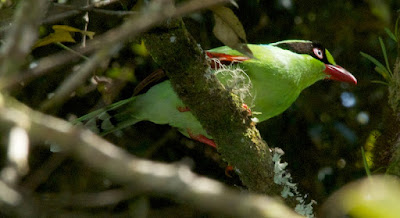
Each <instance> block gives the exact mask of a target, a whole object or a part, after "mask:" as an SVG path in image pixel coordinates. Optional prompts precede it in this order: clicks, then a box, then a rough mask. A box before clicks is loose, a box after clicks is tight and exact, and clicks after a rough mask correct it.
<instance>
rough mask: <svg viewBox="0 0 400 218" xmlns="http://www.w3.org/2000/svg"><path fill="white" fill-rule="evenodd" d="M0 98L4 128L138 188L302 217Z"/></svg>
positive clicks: (215, 205) (204, 204)
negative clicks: (56, 147)
mask: <svg viewBox="0 0 400 218" xmlns="http://www.w3.org/2000/svg"><path fill="white" fill-rule="evenodd" d="M0 100H1V101H0V102H2V104H1V105H0V124H1V125H0V126H1V127H2V128H10V127H12V126H15V125H18V126H21V127H23V128H25V129H26V130H27V132H28V134H29V135H30V137H31V138H32V139H34V140H46V141H49V142H52V143H56V144H57V145H59V146H60V147H61V148H62V149H64V150H65V151H69V152H71V153H72V154H73V155H74V157H76V158H79V159H81V160H82V161H83V162H84V163H86V164H88V165H89V166H91V167H92V168H93V169H94V170H96V171H98V172H101V173H102V174H105V175H107V177H109V178H110V179H112V180H113V181H116V182H119V183H120V184H123V185H126V186H127V187H130V188H131V189H133V190H134V191H136V192H154V193H158V194H164V195H167V196H171V197H172V198H173V199H175V200H178V201H180V202H186V203H188V204H190V205H193V206H195V207H196V208H199V209H201V210H204V211H210V212H218V213H220V214H224V215H227V216H232V217H300V216H299V215H297V214H295V213H294V212H293V211H291V210H290V209H289V208H287V207H286V206H284V205H282V204H281V203H280V202H279V201H278V200H276V199H274V198H270V197H264V196H260V195H254V194H245V193H238V192H236V191H234V190H231V189H230V188H227V187H225V186H224V185H223V184H221V183H219V182H216V181H214V180H211V179H208V178H205V177H201V176H198V175H195V174H194V173H192V172H191V171H190V170H189V168H188V167H187V166H182V165H176V164H162V163H157V162H152V161H149V160H144V159H140V158H136V157H134V156H132V155H130V154H128V153H127V152H125V151H124V150H122V149H120V148H118V147H116V146H115V145H113V144H111V143H109V142H107V141H105V140H103V139H102V138H100V137H98V136H97V135H95V134H93V133H92V132H90V131H89V130H80V129H79V128H78V127H76V126H73V125H72V124H70V123H68V122H66V121H63V120H61V119H58V118H54V117H51V116H48V115H44V114H42V113H39V112H36V111H32V110H31V109H30V108H27V107H26V106H24V105H22V104H21V103H19V102H17V101H15V100H14V99H11V98H7V97H3V96H0ZM0 206H1V205H0Z"/></svg>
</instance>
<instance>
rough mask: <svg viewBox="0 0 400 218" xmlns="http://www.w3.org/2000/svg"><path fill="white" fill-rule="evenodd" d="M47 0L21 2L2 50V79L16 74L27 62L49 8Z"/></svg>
mask: <svg viewBox="0 0 400 218" xmlns="http://www.w3.org/2000/svg"><path fill="white" fill-rule="evenodd" d="M47 5H48V1H47V0H26V1H21V2H20V3H19V8H18V10H17V12H16V13H15V18H14V21H13V23H14V24H13V26H12V27H11V29H10V30H9V32H8V34H7V35H6V39H5V43H4V45H3V46H2V48H1V51H0V66H1V67H0V76H2V80H6V78H7V77H9V76H11V75H13V74H15V73H16V72H17V71H18V70H19V68H20V67H21V66H22V65H23V64H25V62H24V61H23V60H25V58H26V56H27V55H28V54H29V53H30V51H31V47H32V45H33V43H34V42H35V41H36V39H37V37H38V29H39V25H40V22H41V19H42V17H43V15H44V14H45V12H46V10H47Z"/></svg>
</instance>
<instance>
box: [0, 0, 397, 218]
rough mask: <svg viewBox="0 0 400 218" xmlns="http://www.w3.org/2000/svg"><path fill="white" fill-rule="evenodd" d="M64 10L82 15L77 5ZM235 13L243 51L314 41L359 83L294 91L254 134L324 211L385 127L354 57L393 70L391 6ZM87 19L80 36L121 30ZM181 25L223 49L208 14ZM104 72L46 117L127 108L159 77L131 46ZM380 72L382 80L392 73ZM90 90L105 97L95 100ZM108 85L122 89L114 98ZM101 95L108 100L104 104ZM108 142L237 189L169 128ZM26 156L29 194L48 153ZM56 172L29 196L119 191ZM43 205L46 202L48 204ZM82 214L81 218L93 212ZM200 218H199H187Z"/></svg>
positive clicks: (215, 158) (254, 3) (260, 4)
mask: <svg viewBox="0 0 400 218" xmlns="http://www.w3.org/2000/svg"><path fill="white" fill-rule="evenodd" d="M0 2H10V1H0ZM67 2H68V3H70V4H73V5H76V6H81V5H82V3H81V2H80V1H67ZM139 2H140V3H143V2H145V1H139ZM137 4H139V3H137V2H136V1H119V2H118V4H112V5H110V6H108V7H106V8H104V9H108V10H127V9H130V8H132V7H134V6H135V5H136V6H137ZM238 5H239V7H238V8H232V10H233V11H234V13H235V14H236V15H237V16H238V17H239V20H240V21H241V23H242V25H243V27H244V29H245V31H246V34H247V41H248V42H249V43H270V42H275V41H279V40H284V39H309V40H316V41H319V42H321V43H322V44H323V45H324V46H325V47H326V48H328V49H329V51H330V52H331V53H332V54H333V56H334V57H335V60H336V62H337V63H338V64H339V65H341V66H342V67H344V68H346V69H347V70H349V71H350V72H352V73H353V74H354V75H355V76H356V77H357V79H358V85H357V86H349V85H347V84H342V83H338V82H332V81H322V82H318V83H317V84H315V85H313V86H311V87H310V88H308V89H306V90H305V91H303V93H302V94H301V95H300V97H299V99H298V100H297V101H296V102H295V103H294V104H293V106H292V107H291V108H289V109H288V110H287V111H286V112H284V113H283V114H281V115H279V116H277V117H275V118H272V119H270V120H268V121H266V122H264V123H260V124H258V125H257V127H258V128H259V130H260V132H261V134H262V136H263V138H264V139H265V140H266V141H267V142H268V144H269V145H270V146H271V147H280V148H282V149H283V150H284V151H285V155H284V156H283V159H284V160H285V161H287V162H288V163H289V166H288V168H289V169H290V172H291V174H292V175H293V177H294V181H295V182H297V183H299V188H300V191H301V192H303V193H309V196H311V198H312V199H315V200H317V201H318V202H323V201H324V200H326V198H327V197H328V196H329V195H330V194H331V193H332V192H333V191H335V190H337V189H338V188H340V187H342V186H343V185H345V184H346V183H348V182H350V181H353V180H355V179H358V178H361V177H364V176H365V175H366V173H365V170H364V164H363V158H362V155H361V152H360V147H364V149H365V151H366V155H365V157H366V158H367V162H368V165H369V166H370V167H371V166H372V165H373V162H371V156H370V155H371V153H368V151H370V150H371V146H373V145H374V137H375V136H376V134H378V133H379V131H380V129H381V127H382V125H385V124H384V123H381V121H382V119H381V114H382V112H383V108H385V107H386V106H387V97H386V96H387V87H386V86H384V85H381V84H376V83H372V82H371V81H374V80H379V79H381V76H380V75H379V74H378V73H376V72H374V67H375V65H374V64H373V63H371V62H370V61H369V60H367V59H366V58H364V57H362V56H361V55H360V51H363V52H365V53H366V54H369V55H370V56H371V57H375V58H376V59H377V60H387V62H388V63H394V61H395V58H396V43H395V42H394V41H393V40H392V39H390V37H388V36H387V35H386V33H385V28H389V29H390V30H391V31H392V32H395V31H394V30H393V27H394V24H395V21H396V18H397V14H396V10H397V9H399V8H400V2H399V1H396V0H386V1H375V0H369V1H356V0H350V1H349V0H337V1H322V0H301V1H300V0H298V1H294V0H269V1H259V0H248V1H238ZM0 14H1V12H0ZM89 17H90V20H89V25H88V30H89V31H92V32H95V33H96V36H98V35H101V34H102V33H104V32H105V31H107V30H109V29H110V28H113V27H116V26H117V25H118V24H120V23H121V22H122V21H123V18H121V17H117V16H113V15H110V14H102V13H99V12H91V13H90V14H89ZM184 21H185V24H186V26H187V28H188V29H189V32H190V33H192V35H193V37H194V38H195V39H196V40H197V41H198V43H199V44H200V45H201V46H202V47H203V48H204V49H210V48H214V47H217V46H221V45H222V44H221V42H219V40H218V39H217V38H215V37H214V36H213V26H214V20H213V16H212V13H211V11H205V12H202V13H195V14H191V15H188V16H186V17H185V18H184ZM57 24H58V25H68V26H71V27H74V28H77V29H84V22H83V19H82V18H81V17H79V16H78V17H73V18H70V19H65V20H63V21H62V22H58V23H57ZM51 27H52V25H43V27H42V28H44V29H46V30H47V31H43V32H51V30H50V29H51ZM0 36H1V35H0ZM379 37H382V38H381V40H378V38H379ZM73 38H74V41H76V42H77V43H79V42H80V41H81V36H79V37H77V36H73ZM0 40H1V39H0ZM382 43H383V44H384V45H385V46H386V47H385V50H386V53H385V54H386V55H385V56H383V54H382V52H381V45H382ZM66 45H67V46H68V45H69V44H68V43H66ZM61 50H62V48H60V47H58V46H56V45H47V46H43V47H39V48H36V49H35V50H33V52H32V57H31V58H32V59H39V58H41V57H45V56H48V55H50V54H53V53H56V52H58V51H61ZM104 65H105V66H106V67H104V68H99V69H98V70H97V71H96V72H94V75H96V76H94V77H93V79H92V80H91V81H87V82H86V83H85V85H84V86H82V87H81V88H80V89H79V91H77V92H76V93H74V95H73V97H71V99H70V100H69V101H68V102H66V103H65V105H64V106H63V107H62V109H60V110H59V111H57V112H56V113H55V115H56V116H59V117H62V118H65V119H70V118H73V117H79V116H82V115H84V114H87V113H88V112H90V111H93V110H94V109H97V108H100V107H103V106H104V105H105V104H107V103H109V102H111V101H113V102H115V101H117V100H120V99H125V98H128V97H130V96H131V95H132V93H133V90H134V88H135V86H136V85H137V84H138V83H139V82H140V81H141V80H143V79H144V78H145V77H146V76H147V75H149V74H150V73H152V72H153V71H155V70H157V69H158V67H157V66H156V65H155V64H154V62H153V61H152V60H151V57H150V56H149V55H148V53H147V51H146V50H145V48H143V46H142V45H140V41H139V40H134V41H132V42H130V43H128V44H127V45H126V46H125V47H124V49H123V50H122V51H121V52H120V53H119V54H117V55H115V56H113V58H112V59H111V60H109V62H107V63H104ZM388 68H389V69H388V70H390V68H393V66H389V67H388ZM74 70H75V69H74V68H73V65H70V66H66V67H63V68H62V69H59V70H58V71H57V72H55V73H51V74H48V75H46V76H44V77H40V78H38V79H36V80H35V81H33V82H32V83H30V84H27V85H24V86H20V87H19V88H17V89H14V90H13V92H12V93H11V94H12V95H13V96H16V97H17V98H18V99H19V100H21V101H22V102H24V103H26V104H28V105H29V106H31V107H33V108H39V106H40V104H41V103H42V102H43V101H44V100H45V99H47V98H48V96H49V95H51V93H52V92H53V91H54V90H55V89H56V88H57V87H58V85H59V84H60V83H61V82H62V81H63V79H64V78H65V77H67V76H68V75H69V74H70V73H71V71H74ZM96 78H97V79H96ZM99 78H100V79H99ZM121 81H124V82H121ZM99 83H101V84H102V85H105V86H104V87H107V88H102V90H99V88H98V87H97V84H99ZM115 84H123V85H122V86H118V88H114V87H115ZM115 90H117V91H115ZM110 92H117V94H112V95H111V94H110ZM104 96H107V101H106V102H107V103H105V101H104V100H102V99H104ZM110 96H112V97H110ZM110 98H112V99H110ZM107 139H108V140H110V141H112V142H113V143H115V144H116V145H118V146H120V147H122V148H124V149H126V150H128V151H129V152H131V153H132V154H134V155H137V156H140V157H145V158H149V159H152V160H158V161H162V162H176V161H184V162H186V163H189V164H192V165H193V170H194V171H195V172H196V173H199V174H202V175H206V176H208V177H211V178H214V179H217V180H219V181H222V182H224V183H226V184H229V185H236V186H240V181H239V180H238V179H237V178H236V177H234V178H229V177H227V176H225V173H224V168H225V166H226V163H224V162H223V161H222V160H221V158H220V157H219V155H218V154H217V152H216V151H215V150H213V149H212V148H209V147H207V146H205V145H203V144H200V143H198V142H194V141H192V140H190V139H188V138H186V137H184V136H182V135H180V134H179V133H178V132H177V131H176V130H174V129H171V128H170V127H169V126H164V125H156V124H153V123H149V122H141V123H138V124H137V125H135V126H132V127H129V128H127V129H125V130H123V131H121V132H118V133H116V134H111V135H108V136H107ZM32 150H33V151H32V156H31V159H30V164H31V174H30V175H28V176H27V177H26V179H25V181H23V183H22V185H26V186H27V187H31V186H29V184H31V181H30V179H31V178H32V176H34V175H35V173H37V172H38V171H40V170H41V167H42V166H43V165H44V164H45V163H49V162H50V161H51V160H52V159H51V156H52V153H51V152H50V151H49V150H48V149H46V148H45V147H42V148H38V147H34V148H33V149H32ZM1 153H3V152H1ZM56 155H58V154H56ZM59 164H60V165H59V167H56V170H55V171H54V172H52V173H51V175H49V178H48V179H47V180H45V181H44V182H43V183H40V184H37V186H36V187H34V189H35V190H36V191H37V192H38V193H42V194H43V196H47V195H46V193H51V192H61V193H66V194H68V195H71V194H77V193H82V192H95V191H102V190H107V189H109V188H110V187H118V186H115V185H114V184H112V182H110V181H109V180H107V179H106V178H104V177H103V176H102V175H98V174H96V173H93V172H91V171H90V169H88V168H87V167H85V166H83V165H82V164H80V163H78V162H76V161H74V160H71V159H69V158H68V157H64V159H62V161H60V163H59ZM154 170H157V169H154ZM373 170H374V169H372V171H373ZM47 197H49V199H50V200H51V199H52V198H51V196H47ZM137 200H138V199H131V200H130V201H131V202H129V201H123V202H120V203H117V204H115V205H111V206H108V208H103V210H107V211H109V212H121V211H122V212H125V211H129V210H130V206H131V204H130V203H135V202H136V201H137ZM139 200H140V199H139ZM139 200H138V201H139ZM132 205H133V204H132ZM149 205H150V207H151V208H153V209H154V210H152V211H150V216H151V215H154V216H157V215H158V216H160V214H165V213H171V214H174V215H176V216H183V217H188V216H189V217H193V216H195V215H194V214H195V212H193V211H192V210H187V209H182V207H179V206H177V205H176V204H175V203H171V201H169V200H166V199H164V198H151V199H150V201H149ZM317 207H318V205H317ZM156 209H157V210H156ZM82 211H84V212H90V211H93V209H82ZM177 214H178V215H177ZM202 215H204V214H202V213H200V215H196V216H198V217H200V216H202Z"/></svg>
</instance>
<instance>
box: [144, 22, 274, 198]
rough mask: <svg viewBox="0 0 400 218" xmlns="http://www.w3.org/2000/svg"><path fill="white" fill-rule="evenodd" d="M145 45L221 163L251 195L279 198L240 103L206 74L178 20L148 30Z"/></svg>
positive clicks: (267, 158) (264, 150) (262, 146)
mask: <svg viewBox="0 0 400 218" xmlns="http://www.w3.org/2000/svg"><path fill="white" fill-rule="evenodd" d="M144 40H145V43H146V47H147V48H148V50H149V51H150V54H151V55H152V57H153V58H154V60H155V61H156V62H157V63H158V64H159V65H160V66H161V67H162V68H163V69H164V70H166V72H167V75H168V77H169V79H170V80H171V83H172V85H173V87H174V89H175V91H176V92H177V93H178V95H179V96H180V98H181V99H182V101H183V102H184V103H185V104H186V105H187V106H188V107H189V108H190V109H191V112H192V113H193V114H194V116H196V117H197V118H198V120H199V121H200V123H201V124H202V125H203V127H204V128H205V129H206V130H207V132H208V133H209V134H210V135H211V136H212V137H213V138H214V140H215V142H216V143H217V147H218V151H219V152H220V153H221V155H222V157H223V158H224V159H225V160H226V161H227V162H228V163H229V164H230V165H233V166H234V167H235V168H237V169H238V172H239V176H240V178H241V180H242V182H243V183H244V184H245V185H246V186H247V187H248V188H249V189H250V190H251V191H254V192H257V193H263V194H269V195H280V192H281V190H282V187H278V186H277V185H276V184H275V183H274V181H273V177H274V171H273V164H272V157H271V153H270V151H269V148H268V146H267V144H266V143H265V142H264V141H263V140H262V139H261V137H260V134H259V132H258V130H257V129H256V128H255V126H254V123H252V121H251V120H250V117H248V114H247V113H246V112H245V111H244V109H243V108H242V106H241V103H240V102H239V101H238V100H237V99H236V97H235V96H233V95H232V94H230V93H229V92H228V91H227V90H225V89H224V87H223V85H222V84H221V83H220V82H219V81H218V79H217V78H216V77H215V76H214V75H212V74H210V73H209V72H208V68H209V66H208V64H207V61H206V58H205V54H204V52H203V51H202V49H201V48H200V47H199V46H198V44H197V43H196V42H195V41H194V39H193V38H192V37H191V35H190V34H189V33H188V31H187V30H186V28H185V26H184V23H183V22H182V20H180V19H177V20H173V21H169V22H167V23H166V24H165V25H163V26H162V27H158V28H156V29H153V30H152V31H151V32H150V33H148V34H146V35H145V37H144ZM207 72H208V73H207Z"/></svg>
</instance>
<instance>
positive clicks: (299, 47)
mask: <svg viewBox="0 0 400 218" xmlns="http://www.w3.org/2000/svg"><path fill="white" fill-rule="evenodd" d="M275 46H277V47H279V48H282V49H286V50H289V51H292V52H295V53H297V54H308V55H311V56H312V57H314V58H315V59H318V60H320V61H322V62H323V63H325V64H330V63H329V61H328V59H327V57H326V55H325V48H324V47H323V46H322V45H321V44H320V43H318V42H282V43H277V44H275ZM314 49H319V50H320V51H321V53H322V54H321V56H320V57H318V56H317V55H316V54H315V53H314ZM321 57H322V58H321Z"/></svg>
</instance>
